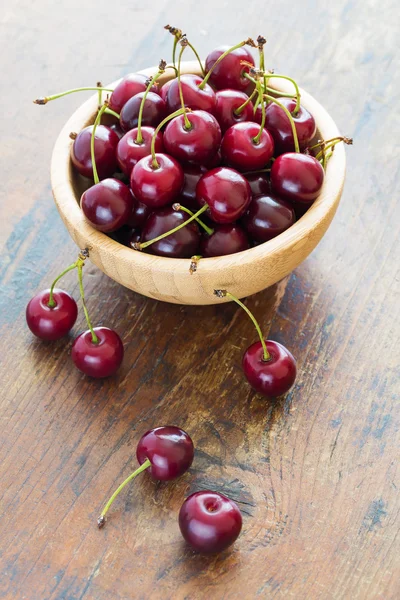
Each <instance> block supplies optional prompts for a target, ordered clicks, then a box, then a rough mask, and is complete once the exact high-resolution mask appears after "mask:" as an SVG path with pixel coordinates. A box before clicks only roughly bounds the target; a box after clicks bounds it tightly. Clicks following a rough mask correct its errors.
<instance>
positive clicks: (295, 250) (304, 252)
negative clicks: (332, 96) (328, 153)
mask: <svg viewBox="0 0 400 600" xmlns="http://www.w3.org/2000/svg"><path fill="white" fill-rule="evenodd" d="M156 72H157V68H156V67H152V68H150V69H145V70H144V71H141V73H144V74H145V75H147V76H150V75H153V74H154V73H156ZM183 72H186V73H199V67H198V64H197V63H195V62H186V63H183ZM170 73H171V71H168V74H165V76H164V79H163V80H160V81H161V83H164V82H165V81H167V80H168V79H169V78H170V77H171V75H170ZM272 81H274V82H276V81H279V84H278V85H279V87H277V89H279V90H282V91H285V92H287V91H291V87H290V83H288V82H285V81H283V80H278V79H273V80H272ZM117 83H118V82H114V83H113V84H111V85H108V86H107V87H111V88H113V87H115V85H116V84H117ZM301 101H302V104H303V105H304V106H305V107H306V108H307V109H308V110H309V111H310V112H311V113H312V114H313V115H314V118H315V120H316V123H317V127H318V137H320V138H322V139H329V138H332V137H335V136H337V135H339V131H338V128H337V127H336V125H335V123H334V121H333V119H332V118H331V117H330V116H329V114H328V113H327V112H326V110H325V109H324V108H322V106H321V105H320V104H319V103H318V102H317V101H316V100H314V98H313V97H312V96H310V94H307V92H305V91H303V90H301ZM96 109H97V94H94V95H93V96H92V97H91V98H90V99H89V100H87V102H85V103H84V104H82V105H81V106H80V108H78V110H77V111H76V112H75V113H74V114H73V115H72V116H71V117H70V119H69V120H68V121H67V123H66V124H65V126H64V127H63V129H62V131H61V133H60V135H59V136H58V139H57V141H56V144H55V147H54V150H53V156H52V161H51V182H52V188H53V195H54V200H55V203H56V205H57V208H58V210H59V212H60V215H61V218H62V219H63V221H64V223H65V225H66V227H67V229H68V231H69V233H70V235H71V237H72V239H73V240H74V241H75V242H76V244H77V245H78V247H79V248H85V247H88V248H89V250H90V260H91V261H92V262H93V263H94V264H95V265H97V267H99V269H101V270H102V271H103V272H104V273H106V275H108V276H109V277H111V278H112V279H114V280H115V281H117V282H118V283H121V284H122V285H124V286H125V287H127V288H129V289H131V290H134V291H135V292H139V293H140V294H144V295H145V296H148V297H149V298H155V299H157V300H163V301H164V302H173V303H176V304H198V305H200V304H216V303H220V302H223V301H224V300H220V299H217V298H216V297H215V296H214V294H213V290H214V289H218V288H225V289H228V290H229V291H230V292H231V293H232V294H235V295H236V296H238V297H239V298H243V297H245V296H249V295H251V294H254V293H256V292H259V291H261V290H263V289H265V288H267V287H269V286H270V285H273V284H274V283H276V282H277V281H279V280H280V279H282V278H283V277H285V276H286V275H288V274H289V273H290V272H291V271H293V269H295V268H296V267H297V266H298V265H299V264H300V263H301V262H302V261H303V260H304V259H305V258H306V257H307V256H308V255H309V254H310V252H311V251H312V250H313V249H314V248H315V247H316V245H317V244H318V242H319V241H320V240H321V238H322V236H323V235H324V233H325V232H326V230H327V229H328V227H329V225H330V223H331V221H332V218H333V216H334V214H335V212H336V209H337V206H338V204H339V200H340V196H341V193H342V189H343V183H344V177H345V152H344V148H343V144H339V145H338V146H337V148H336V149H335V152H334V154H333V156H332V158H331V159H330V161H329V163H328V167H327V171H326V177H325V183H324V186H323V188H322V190H321V194H320V196H319V197H318V198H317V199H316V200H315V202H314V204H313V205H312V206H311V208H310V209H309V210H308V211H307V213H306V214H305V215H304V216H303V217H302V218H301V219H299V220H298V221H297V222H296V223H295V224H294V225H293V226H292V227H290V228H289V229H288V230H287V231H285V232H284V233H282V234H281V235H279V236H277V237H276V238H274V239H272V240H270V241H269V242H266V243H264V244H261V245H259V246H256V247H255V248H251V249H250V250H245V251H244V252H238V253H237V254H231V255H229V256H221V257H217V258H203V259H201V260H200V262H199V265H198V270H197V272H196V273H194V274H190V272H189V265H190V260H189V259H176V258H164V257H158V256H152V255H150V254H146V253H145V252H137V251H135V250H132V249H130V248H128V247H125V246H123V245H122V244H120V243H118V242H116V241H114V240H112V239H110V238H109V237H108V236H107V235H105V234H104V233H101V232H99V231H97V230H96V229H93V227H92V226H91V225H90V224H89V223H88V221H86V219H85V217H84V215H83V213H82V211H81V209H80V208H79V199H80V196H81V193H82V179H83V178H80V176H79V175H77V174H76V173H75V171H74V170H73V168H72V163H71V160H70V150H71V145H72V143H73V142H72V140H71V139H70V137H69V133H70V132H71V131H76V132H79V131H80V130H81V129H82V128H83V127H85V126H87V125H88V124H90V123H93V121H94V116H95V113H96Z"/></svg>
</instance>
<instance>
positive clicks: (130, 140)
mask: <svg viewBox="0 0 400 600" xmlns="http://www.w3.org/2000/svg"><path fill="white" fill-rule="evenodd" d="M154 131H155V129H154V127H142V128H141V133H142V138H143V141H142V142H141V143H138V142H137V135H138V129H137V127H135V128H134V129H131V131H128V133H125V135H124V136H123V138H121V139H120V141H119V144H118V146H117V160H118V164H119V166H120V167H121V169H122V171H123V172H124V173H125V175H128V177H129V176H130V174H131V172H132V169H133V167H134V166H135V165H136V163H137V162H139V160H140V159H141V158H143V157H144V156H149V155H150V153H151V151H150V147H151V140H152V137H153V134H154ZM154 147H155V151H156V152H163V151H164V145H163V136H162V133H161V131H159V132H158V133H157V135H156V141H155V146H154Z"/></svg>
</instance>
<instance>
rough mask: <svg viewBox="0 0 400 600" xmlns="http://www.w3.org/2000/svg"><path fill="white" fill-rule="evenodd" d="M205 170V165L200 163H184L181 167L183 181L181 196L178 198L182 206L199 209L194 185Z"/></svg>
mask: <svg viewBox="0 0 400 600" xmlns="http://www.w3.org/2000/svg"><path fill="white" fill-rule="evenodd" d="M206 172H207V169H206V167H203V166H200V165H186V166H185V167H184V169H183V175H184V182H183V188H182V191H181V197H180V199H179V200H178V202H179V203H180V204H182V206H185V207H186V208H189V209H190V210H194V211H195V212H196V211H198V210H199V208H200V206H199V204H198V202H197V200H196V186H197V184H198V182H199V179H200V177H202V175H204V173H206Z"/></svg>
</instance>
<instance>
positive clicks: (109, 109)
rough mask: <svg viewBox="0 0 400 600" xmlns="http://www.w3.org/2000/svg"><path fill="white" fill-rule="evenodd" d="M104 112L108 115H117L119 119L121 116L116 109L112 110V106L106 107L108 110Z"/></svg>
mask: <svg viewBox="0 0 400 600" xmlns="http://www.w3.org/2000/svg"><path fill="white" fill-rule="evenodd" d="M104 112H105V114H106V115H112V116H113V117H116V118H117V119H119V118H120V115H119V114H118V113H116V112H115V110H111V108H106V110H105V111H104Z"/></svg>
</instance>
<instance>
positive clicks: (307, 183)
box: [271, 152, 325, 205]
mask: <svg viewBox="0 0 400 600" xmlns="http://www.w3.org/2000/svg"><path fill="white" fill-rule="evenodd" d="M324 179H325V171H324V169H323V168H322V165H321V163H320V162H319V161H318V160H317V159H316V158H314V157H313V156H311V155H309V154H300V153H299V152H287V153H286V154H281V155H280V156H278V158H276V160H275V161H274V162H273V165H272V168H271V184H272V189H273V190H274V191H275V192H276V193H277V194H278V196H280V197H282V198H284V199H285V200H290V201H292V202H299V203H301V204H307V205H309V204H311V203H312V202H313V201H314V200H315V199H316V198H317V196H318V195H319V193H320V191H321V188H322V184H323V183H324Z"/></svg>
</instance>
